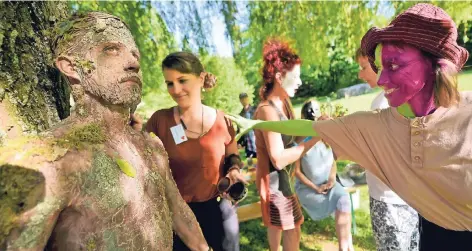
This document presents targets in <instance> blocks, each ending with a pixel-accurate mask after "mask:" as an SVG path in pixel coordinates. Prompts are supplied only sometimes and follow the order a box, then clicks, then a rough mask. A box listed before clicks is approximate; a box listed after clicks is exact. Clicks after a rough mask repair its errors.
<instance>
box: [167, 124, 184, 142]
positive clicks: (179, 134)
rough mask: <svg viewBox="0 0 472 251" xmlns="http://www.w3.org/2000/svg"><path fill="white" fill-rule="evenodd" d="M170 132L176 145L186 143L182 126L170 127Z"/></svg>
mask: <svg viewBox="0 0 472 251" xmlns="http://www.w3.org/2000/svg"><path fill="white" fill-rule="evenodd" d="M170 132H171V133H172V137H173V138H174V142H175V144H176V145H178V144H181V143H183V142H185V141H187V136H186V135H185V130H184V127H183V126H182V124H178V125H176V126H173V127H171V128H170Z"/></svg>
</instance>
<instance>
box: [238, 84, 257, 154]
mask: <svg viewBox="0 0 472 251" xmlns="http://www.w3.org/2000/svg"><path fill="white" fill-rule="evenodd" d="M239 102H241V105H242V106H243V109H242V110H241V112H240V113H239V115H240V116H242V117H244V118H247V119H251V118H252V116H253V115H254V112H255V111H256V109H255V107H254V106H252V105H251V104H250V103H249V97H248V95H247V93H244V92H243V93H241V94H239ZM238 130H239V129H238ZM238 144H239V145H241V146H242V147H244V151H245V152H246V158H257V153H256V137H255V136H254V131H253V130H251V131H249V132H248V133H247V134H245V135H244V136H243V137H241V138H240V139H239V140H238Z"/></svg>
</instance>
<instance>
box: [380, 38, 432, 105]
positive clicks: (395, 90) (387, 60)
mask: <svg viewBox="0 0 472 251" xmlns="http://www.w3.org/2000/svg"><path fill="white" fill-rule="evenodd" d="M379 47H380V46H379ZM378 50H379V52H380V57H378V56H376V58H381V62H380V64H381V67H378V68H379V80H378V85H379V86H380V87H382V88H383V89H384V90H385V97H386V98H387V99H388V102H389V104H390V106H392V107H398V106H400V105H402V104H404V103H406V102H408V101H409V100H411V99H412V98H413V97H414V96H415V95H417V94H418V93H419V92H420V91H421V89H423V87H424V86H425V84H426V83H427V80H428V79H429V78H430V77H431V74H432V72H433V65H432V61H431V60H430V59H429V58H427V57H425V56H424V55H423V54H422V52H421V51H420V50H419V49H416V48H414V47H412V46H409V45H406V44H395V45H394V44H388V43H387V44H383V45H382V46H381V48H379V49H378Z"/></svg>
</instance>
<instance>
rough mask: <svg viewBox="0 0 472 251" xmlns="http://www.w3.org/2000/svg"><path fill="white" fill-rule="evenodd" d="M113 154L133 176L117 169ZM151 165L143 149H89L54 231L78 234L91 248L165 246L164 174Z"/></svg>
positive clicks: (168, 228)
mask: <svg viewBox="0 0 472 251" xmlns="http://www.w3.org/2000/svg"><path fill="white" fill-rule="evenodd" d="M117 159H120V160H121V162H126V165H128V167H127V168H133V169H134V175H133V176H134V177H132V176H130V175H129V174H126V173H125V172H124V171H123V170H122V167H120V164H119V163H120V162H118V161H117ZM151 165H152V162H151V159H148V158H146V154H145V153H143V152H141V151H140V149H139V148H137V147H134V146H130V145H129V144H128V145H127V144H124V145H121V146H117V147H107V146H106V147H105V148H104V149H103V150H98V151H95V152H94V153H93V155H92V159H91V161H90V167H89V168H88V169H87V171H86V172H83V173H82V174H81V175H80V177H79V180H80V182H79V184H78V186H77V187H76V189H77V192H76V197H75V199H74V200H73V202H72V205H71V206H70V207H69V208H67V209H66V210H64V212H63V213H61V217H60V218H59V220H58V223H57V227H58V229H63V230H62V231H63V232H64V234H60V233H59V234H58V235H59V236H62V237H61V238H66V239H69V237H68V236H74V235H75V236H80V238H81V239H83V240H86V242H89V244H87V245H92V244H93V245H95V246H96V247H97V249H102V248H105V247H106V248H110V247H114V248H119V247H121V248H124V249H129V250H135V249H140V250H141V249H144V250H145V249H146V248H145V247H153V248H154V249H155V248H156V247H158V246H159V245H164V246H165V245H168V243H167V241H168V239H171V233H172V220H171V214H170V210H169V207H168V204H167V200H166V195H165V182H166V181H165V176H164V174H162V173H159V172H158V170H156V169H155V168H149V166H151ZM70 212H75V213H72V214H71V213H70ZM67 222H74V224H70V225H68V224H67ZM65 233H68V234H67V235H66V234H65ZM72 233H73V234H72ZM90 243H92V244H90ZM166 243H167V244H166ZM98 247H100V248H98ZM153 248H150V249H153Z"/></svg>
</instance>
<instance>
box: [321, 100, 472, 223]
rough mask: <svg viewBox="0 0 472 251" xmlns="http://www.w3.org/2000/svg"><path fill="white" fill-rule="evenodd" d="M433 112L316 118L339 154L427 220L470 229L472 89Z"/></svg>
mask: <svg viewBox="0 0 472 251" xmlns="http://www.w3.org/2000/svg"><path fill="white" fill-rule="evenodd" d="M461 96H462V97H461V98H462V99H461V102H460V104H459V105H458V106H454V107H451V108H444V107H440V108H438V109H437V110H436V111H435V112H434V113H433V114H431V115H428V116H424V117H418V118H414V119H407V118H405V117H403V116H402V115H400V114H399V113H398V112H397V110H396V109H395V108H389V109H385V110H381V111H371V112H357V113H354V114H351V115H349V116H345V117H342V118H339V119H334V120H326V121H320V122H316V123H314V128H315V130H316V131H317V132H318V133H319V134H320V136H321V137H322V138H323V139H324V140H325V141H326V142H327V143H328V144H330V145H331V147H332V148H333V150H334V153H335V154H336V156H337V157H338V159H348V160H352V161H355V162H357V163H359V164H360V165H361V166H363V167H365V168H366V169H367V170H369V171H370V172H372V173H373V174H374V175H375V176H377V177H378V178H379V179H380V180H381V181H382V182H383V183H385V184H386V185H387V186H389V187H390V188H392V190H393V191H395V192H396V193H397V194H398V195H399V196H400V197H401V198H402V199H403V200H405V201H406V202H407V203H408V204H409V205H410V206H412V207H413V208H414V209H416V210H417V211H418V213H420V214H421V215H422V216H423V217H425V218H426V219H427V220H429V221H431V222H433V223H435V224H437V225H439V226H442V227H444V228H446V229H451V230H468V231H472V92H465V93H462V94H461Z"/></svg>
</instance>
